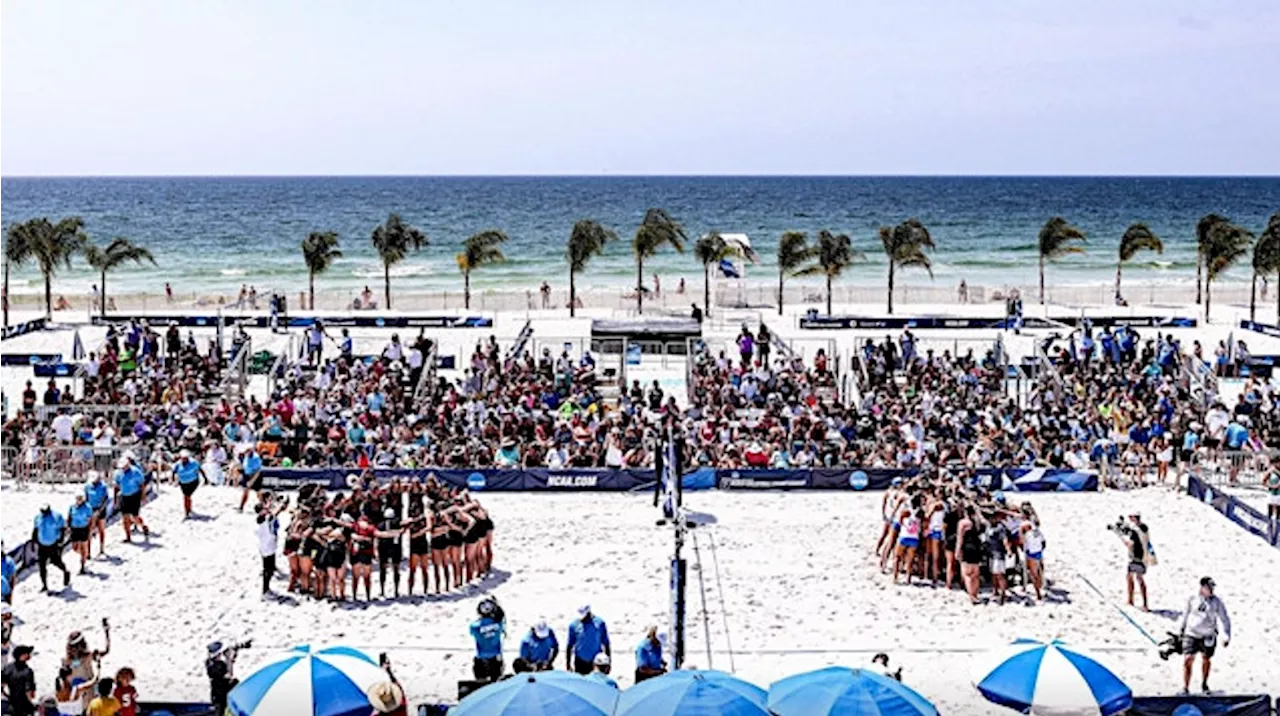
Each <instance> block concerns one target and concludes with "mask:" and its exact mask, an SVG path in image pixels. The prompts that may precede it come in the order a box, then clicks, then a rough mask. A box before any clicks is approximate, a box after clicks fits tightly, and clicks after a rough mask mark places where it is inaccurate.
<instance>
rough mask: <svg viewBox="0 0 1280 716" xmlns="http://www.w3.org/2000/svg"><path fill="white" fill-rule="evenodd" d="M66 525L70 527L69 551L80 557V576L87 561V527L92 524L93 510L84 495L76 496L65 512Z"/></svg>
mask: <svg viewBox="0 0 1280 716" xmlns="http://www.w3.org/2000/svg"><path fill="white" fill-rule="evenodd" d="M67 524H69V525H71V549H73V550H75V552H76V554H78V555H80V574H84V573H85V563H87V562H88V561H89V526H90V525H92V524H93V508H92V507H89V501H88V500H87V499H85V496H84V495H76V503H75V504H74V505H72V506H71V509H70V510H68V511H67Z"/></svg>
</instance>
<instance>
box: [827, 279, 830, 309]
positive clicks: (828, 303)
mask: <svg viewBox="0 0 1280 716" xmlns="http://www.w3.org/2000/svg"><path fill="white" fill-rule="evenodd" d="M830 317H831V274H827V318H830Z"/></svg>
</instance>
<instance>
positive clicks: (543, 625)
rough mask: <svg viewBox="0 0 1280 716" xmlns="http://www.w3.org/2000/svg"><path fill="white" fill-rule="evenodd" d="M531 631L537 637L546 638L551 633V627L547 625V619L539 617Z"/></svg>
mask: <svg viewBox="0 0 1280 716" xmlns="http://www.w3.org/2000/svg"><path fill="white" fill-rule="evenodd" d="M533 633H534V635H535V636H537V637H538V638H539V639H546V638H547V636H548V635H550V634H551V627H549V626H547V620H546V619H539V620H538V623H537V624H534V625H533Z"/></svg>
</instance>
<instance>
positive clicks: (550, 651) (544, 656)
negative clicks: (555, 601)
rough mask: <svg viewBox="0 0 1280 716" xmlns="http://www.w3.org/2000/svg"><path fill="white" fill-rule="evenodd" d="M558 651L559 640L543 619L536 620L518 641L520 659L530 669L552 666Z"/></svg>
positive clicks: (543, 668) (540, 669)
mask: <svg viewBox="0 0 1280 716" xmlns="http://www.w3.org/2000/svg"><path fill="white" fill-rule="evenodd" d="M559 653H560V642H559V641H558V640H557V639H556V633H555V632H553V631H551V627H549V626H547V623H546V622H545V621H540V622H538V623H537V624H536V625H535V626H534V627H533V628H532V629H530V630H529V633H528V634H525V635H524V639H523V640H522V641H521V642H520V659H521V660H522V661H524V663H525V664H527V665H528V667H529V669H530V670H532V671H546V670H549V669H551V668H553V667H554V665H555V660H556V656H557V655H559Z"/></svg>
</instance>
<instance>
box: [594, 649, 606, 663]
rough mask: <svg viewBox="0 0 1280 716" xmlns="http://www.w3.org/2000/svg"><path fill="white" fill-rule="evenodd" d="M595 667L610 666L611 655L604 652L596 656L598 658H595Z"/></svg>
mask: <svg viewBox="0 0 1280 716" xmlns="http://www.w3.org/2000/svg"><path fill="white" fill-rule="evenodd" d="M595 665H596V666H608V665H609V655H608V654H606V653H604V652H603V651H602V652H600V653H599V654H596V658H595Z"/></svg>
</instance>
